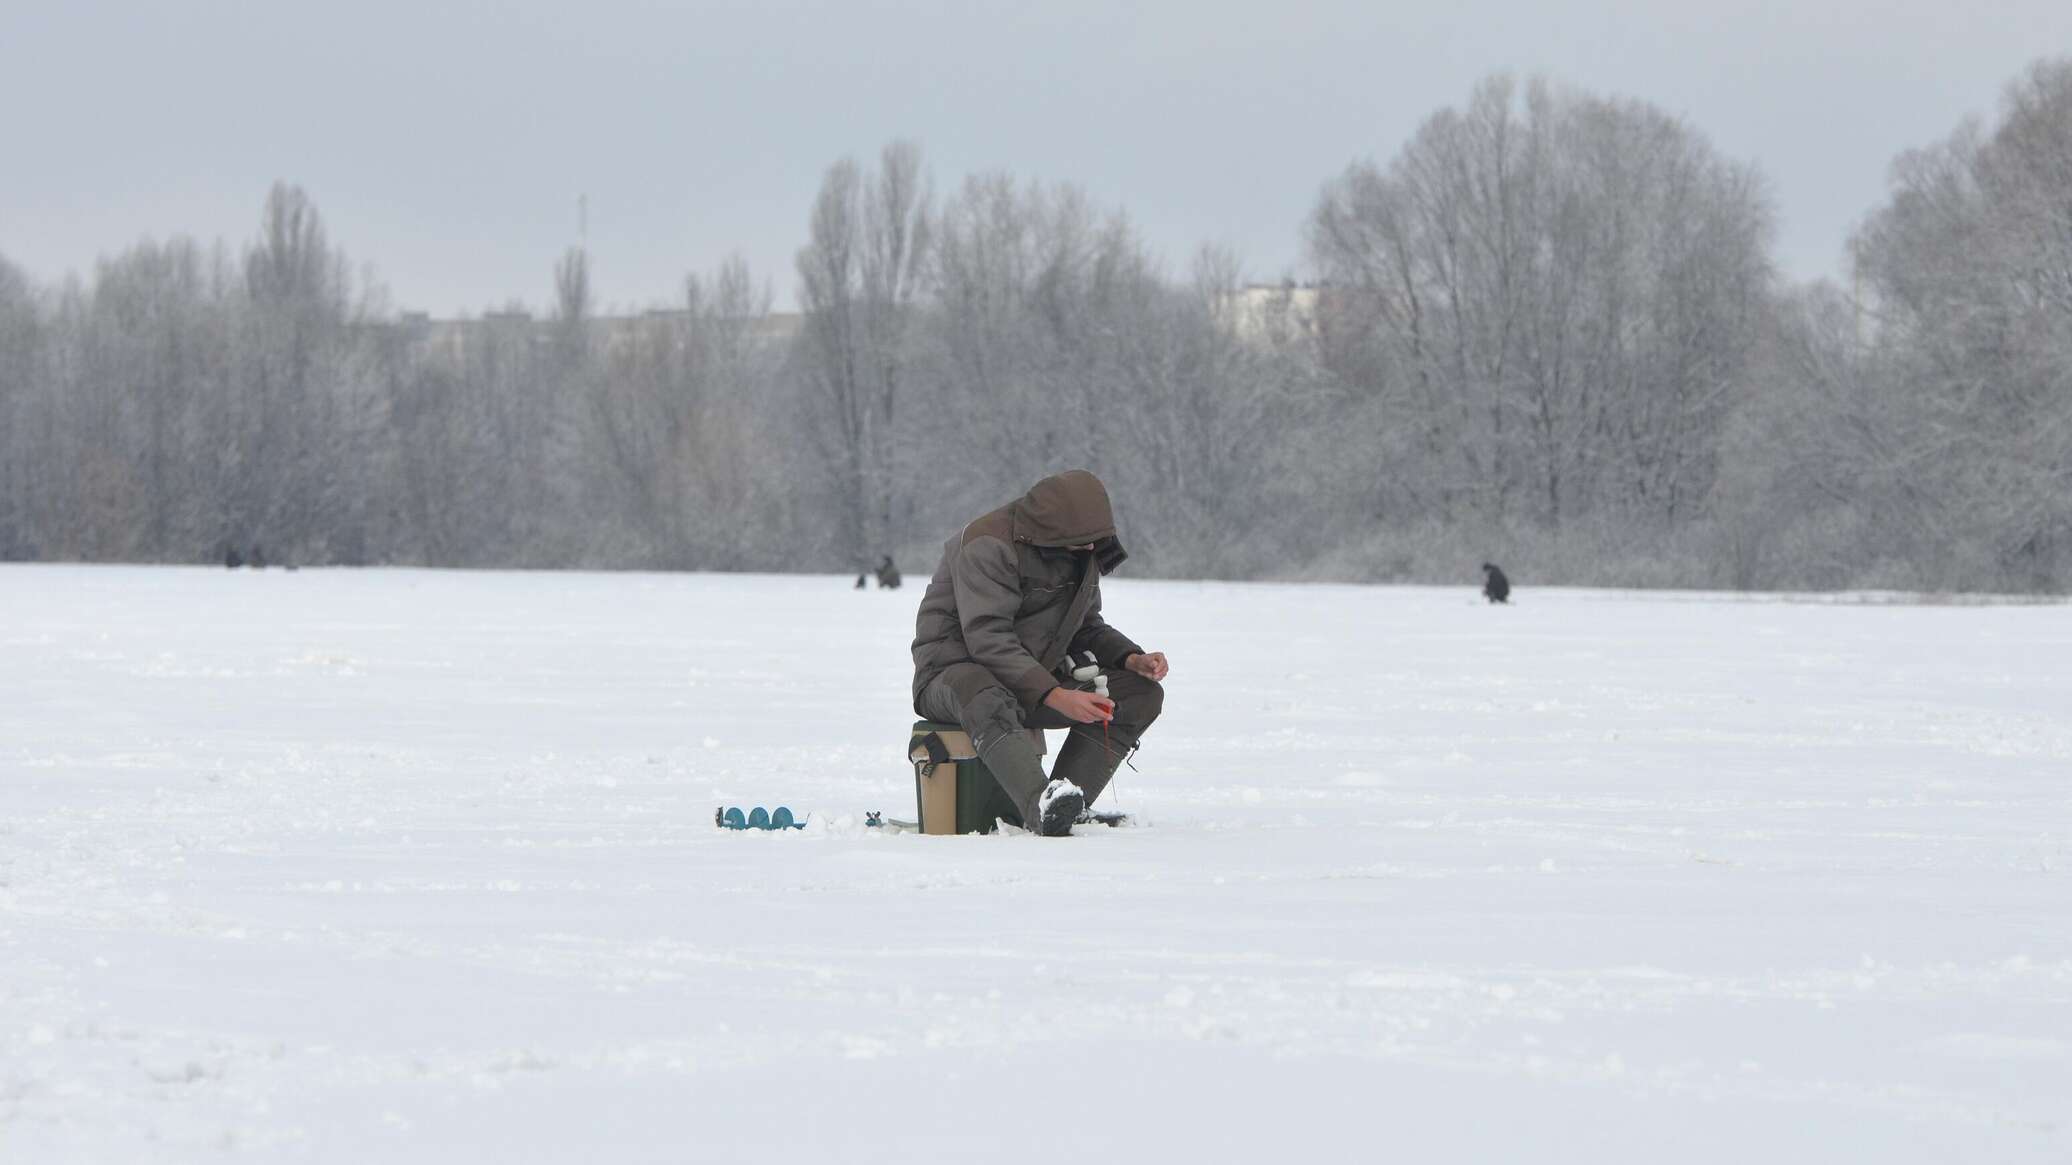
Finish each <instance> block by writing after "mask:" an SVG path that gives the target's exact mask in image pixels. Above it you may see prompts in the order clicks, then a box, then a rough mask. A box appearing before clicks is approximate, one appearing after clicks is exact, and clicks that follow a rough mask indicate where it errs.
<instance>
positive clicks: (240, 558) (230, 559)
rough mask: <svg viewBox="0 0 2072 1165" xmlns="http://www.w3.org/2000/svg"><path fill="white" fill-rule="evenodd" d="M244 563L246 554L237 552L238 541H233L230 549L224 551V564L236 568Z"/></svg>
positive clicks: (232, 568)
mask: <svg viewBox="0 0 2072 1165" xmlns="http://www.w3.org/2000/svg"><path fill="white" fill-rule="evenodd" d="M244 564H245V556H244V555H242V554H239V553H238V552H237V543H235V542H233V543H231V544H230V549H228V550H225V551H224V552H223V565H224V566H226V567H228V568H230V569H231V570H236V569H237V568H238V567H240V566H243V565H244Z"/></svg>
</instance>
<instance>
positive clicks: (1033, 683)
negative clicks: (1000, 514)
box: [950, 537, 1058, 709]
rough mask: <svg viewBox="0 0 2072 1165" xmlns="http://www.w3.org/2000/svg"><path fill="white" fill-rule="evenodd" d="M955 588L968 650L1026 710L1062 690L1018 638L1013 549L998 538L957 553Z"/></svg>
mask: <svg viewBox="0 0 2072 1165" xmlns="http://www.w3.org/2000/svg"><path fill="white" fill-rule="evenodd" d="M950 586H951V588H952V589H953V591H954V593H955V595H956V599H957V622H958V624H959V625H960V626H961V627H962V628H963V631H964V649H965V650H966V651H968V652H970V653H971V658H972V659H974V660H977V661H978V662H979V663H980V664H983V665H984V666H985V668H986V670H987V671H990V672H992V673H993V675H994V676H995V677H997V678H998V679H999V681H1000V682H1001V683H1002V684H1005V685H1006V686H1007V690H1008V691H1011V692H1013V693H1014V694H1015V697H1016V698H1017V699H1019V700H1020V701H1021V702H1022V706H1023V707H1024V708H1029V709H1033V708H1035V707H1036V705H1037V704H1038V703H1040V702H1042V700H1043V697H1044V696H1046V695H1048V694H1049V692H1050V690H1051V689H1052V688H1054V687H1057V686H1058V685H1057V681H1056V680H1054V679H1052V678H1051V675H1050V673H1049V672H1047V671H1044V670H1043V665H1042V664H1040V663H1038V662H1036V657H1035V656H1033V655H1030V654H1029V649H1028V648H1026V647H1023V646H1022V641H1021V639H1020V638H1018V637H1017V636H1016V635H1015V633H1014V615H1015V611H1016V610H1018V609H1019V608H1020V607H1021V605H1022V590H1021V572H1020V570H1019V568H1018V567H1017V565H1016V562H1015V553H1014V547H1012V546H1009V545H1008V544H1007V543H1005V542H1002V541H1001V540H999V539H998V538H990V537H981V538H973V539H971V540H969V541H967V542H966V543H965V544H964V545H963V546H961V547H959V548H958V550H957V559H956V562H955V563H954V564H953V565H952V566H951V568H950Z"/></svg>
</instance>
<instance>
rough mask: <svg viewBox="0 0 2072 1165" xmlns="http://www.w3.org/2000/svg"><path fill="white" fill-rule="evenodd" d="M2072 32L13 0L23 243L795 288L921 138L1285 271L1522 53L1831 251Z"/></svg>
mask: <svg viewBox="0 0 2072 1165" xmlns="http://www.w3.org/2000/svg"><path fill="white" fill-rule="evenodd" d="M2065 53H2072V3H2066V2H2065V0H1973V2H1970V3H1955V2H1951V0H1932V2H1929V0H1888V2H1883V3H1878V2H1870V0H1797V2H1779V3H1768V2H1728V0H1693V2H1689V3H1681V4H1678V3H1627V2H1618V0H1554V2H1546V3H1536V2H1533V0H1456V2H1454V3H1451V4H1437V3H1433V4H1424V5H1418V6H1415V7H1408V6H1392V5H1388V4H1382V3H1376V2H1374V0H1364V2H1363V0H1344V2H1340V0H1329V2H1317V3H1300V2H1292V0H1283V2H1279V3H1265V2H1261V0H1238V2H1235V3H1231V2H1226V0H1152V2H1148V3H1140V4H1134V5H1126V4H1122V3H1118V2H1113V0H1110V2H1106V3H1103V2H1081V0H1067V2H1044V0H1022V2H1020V3H1011V4H1009V3H994V2H991V0H964V2H955V0H951V2H943V3H923V2H920V0H878V2H868V0H848V2H843V3H830V4H824V5H823V4H809V3H802V2H798V0H753V2H746V3H739V4H724V3H676V4H669V3H658V2H651V3H638V2H628V0H609V2H607V0H596V2H590V3H570V2H567V0H563V2H560V3H552V4H548V3H539V2H536V0H519V2H513V3H505V4H488V3H475V4H431V3H426V4H408V3H392V2H390V0H358V2H355V3H334V4H325V5H304V4H294V3H288V2H285V0H283V2H278V3H250V4H234V3H183V4H142V3H136V4H106V3H62V4H61V3H58V2H56V0H52V2H48V3H46V2H44V0H0V110H4V112H5V121H4V124H5V126H6V132H5V134H4V135H0V255H4V256H5V257H6V258H7V259H9V260H10V261H12V262H14V263H15V264H17V265H19V266H21V267H23V268H25V269H26V270H27V271H29V272H30V273H32V274H33V275H35V276H38V277H40V278H43V279H46V280H49V279H55V278H57V277H59V276H61V275H63V274H64V273H66V272H70V271H77V272H81V273H87V272H89V271H90V270H91V267H92V264H93V261H94V259H95V258H96V257H97V256H100V255H103V254H108V253H111V252H113V251H116V250H119V249H120V248H121V247H123V246H125V245H127V244H128V243H130V242H133V241H135V240H137V239H140V238H145V237H153V238H164V237H166V236H169V235H173V234H189V235H194V236H197V237H199V238H202V239H204V240H214V239H217V238H223V239H227V240H230V241H231V242H233V243H237V244H242V243H243V242H244V241H246V240H248V239H249V238H250V237H251V236H252V235H253V234H254V233H255V231H256V224H257V221H258V214H259V207H260V203H261V202H262V200H263V199H264V196H265V193H266V190H267V187H268V186H269V185H270V184H271V183H272V182H273V181H274V180H275V179H276V178H284V179H287V180H289V181H292V182H297V183H300V184H301V185H302V186H304V187H305V188H307V189H308V190H309V192H310V194H311V195H312V196H313V197H314V198H315V199H316V201H317V205H318V207H319V208H320V209H321V210H322V212H323V214H324V217H325V221H326V223H327V224H328V226H329V228H330V231H331V236H332V239H333V241H334V243H337V244H339V245H342V246H343V247H344V248H345V249H346V250H347V251H348V253H349V254H350V255H351V257H352V259H353V261H354V262H355V263H356V264H362V265H367V266H371V267H372V268H373V269H374V270H375V271H376V272H377V273H378V275H379V276H380V278H381V279H382V280H383V281H384V282H386V283H387V284H388V286H389V288H390V289H391V292H392V299H393V301H394V302H395V304H396V305H397V306H399V307H407V308H422V309H427V310H430V311H432V312H433V313H435V314H439V315H448V314H454V313H458V312H462V311H466V312H479V311H481V310H482V309H484V308H485V307H491V306H495V305H499V304H502V303H503V302H505V301H507V300H510V299H514V298H515V299H522V300H525V301H528V302H531V303H534V304H542V303H544V302H545V301H546V300H547V298H548V292H549V288H550V287H551V273H552V269H553V264H554V261H555V259H556V258H557V257H558V256H559V254H560V253H561V251H562V249H563V248H565V247H567V246H569V245H570V244H572V243H573V242H574V241H575V237H576V218H577V216H576V200H577V196H578V195H581V194H587V195H588V197H589V206H590V236H589V238H590V248H591V252H592V257H593V261H594V264H595V279H596V285H597V288H598V290H599V293H600V296H601V298H602V299H603V300H604V301H605V303H606V304H607V305H609V306H616V307H627V308H631V307H642V306H650V305H653V304H655V303H658V302H662V301H665V300H673V299H674V298H676V296H677V295H678V293H679V289H680V286H681V282H682V278H683V276H684V274H685V273H686V272H689V271H691V270H706V269H709V268H711V267H712V266H714V265H715V264H716V263H718V262H719V261H720V260H721V259H723V258H724V257H725V256H726V255H727V254H729V253H730V252H733V251H739V252H741V253H742V254H744V255H745V256H747V258H748V259H749V261H750V263H751V264H752V265H753V267H754V268H755V270H756V272H757V274H758V275H759V276H766V277H769V278H771V279H773V280H774V281H775V283H776V286H777V290H778V295H779V299H780V301H787V300H788V299H789V291H790V284H791V260H792V255H793V253H794V252H795V251H796V249H797V248H798V246H799V244H800V243H801V241H802V240H803V238H804V235H805V221H806V212H807V207H808V205H809V203H810V201H811V199H812V196H813V193H814V190H815V188H816V187H817V185H818V182H819V179H820V175H821V173H822V172H823V171H824V170H825V169H826V167H827V166H828V165H829V163H831V162H833V161H834V160H835V159H837V158H839V157H841V156H843V155H845V154H855V155H858V156H863V157H869V156H872V155H874V154H875V153H876V151H877V149H878V147H879V146H880V145H881V144H883V143H884V142H885V141H886V140H888V139H890V138H893V137H900V136H903V137H911V138H913V139H915V140H917V141H919V142H920V143H921V144H922V146H923V148H924V149H925V151H926V154H927V157H928V161H929V164H930V169H931V170H932V172H933V174H934V176H935V180H936V184H937V188H938V189H939V190H946V189H949V188H951V187H953V186H954V185H955V184H956V183H958V182H959V181H961V180H962V178H963V176H964V175H966V174H968V173H971V172H974V171H978V170H990V169H1006V170H1011V171H1012V172H1014V173H1016V174H1017V175H1021V176H1024V177H1035V178H1042V179H1045V180H1070V181H1074V182H1077V183H1079V184H1081V185H1082V186H1084V187H1086V188H1087V189H1088V190H1089V191H1090V192H1091V193H1092V194H1093V195H1094V196H1095V197H1096V198H1097V199H1099V200H1101V201H1102V202H1103V203H1106V204H1111V205H1120V206H1122V207H1123V208H1124V209H1126V210H1127V211H1128V212H1129V213H1130V215H1131V217H1132V218H1133V219H1134V220H1135V221H1136V223H1137V225H1138V227H1139V229H1140V230H1141V232H1142V233H1143V235H1144V237H1145V238H1146V239H1147V240H1148V241H1149V242H1150V243H1151V244H1152V245H1153V246H1154V247H1155V248H1156V249H1157V250H1158V251H1160V252H1161V253H1162V254H1164V255H1165V256H1166V257H1167V259H1168V260H1169V261H1170V262H1171V264H1172V265H1173V266H1174V267H1175V268H1176V269H1178V268H1179V267H1181V266H1182V265H1183V264H1184V263H1185V262H1186V261H1187V259H1188V257H1189V256H1190V255H1191V253H1192V252H1193V250H1194V248H1195V247H1196V246H1197V245H1198V244H1199V243H1201V242H1205V241H1209V242H1217V243H1222V244H1225V245H1228V246H1230V247H1233V248H1234V249H1236V250H1237V252H1238V253H1239V254H1240V256H1241V257H1242V258H1243V259H1244V260H1245V262H1246V264H1247V266H1248V268H1249V273H1250V274H1251V275H1253V276H1254V277H1257V278H1275V277H1278V276H1279V275H1281V274H1283V273H1286V272H1290V271H1294V272H1297V273H1299V271H1300V264H1301V259H1302V256H1301V224H1302V220H1303V218H1304V216H1305V215H1306V214H1307V213H1308V211H1309V209H1310V207H1311V205H1312V204H1313V201H1314V199H1315V197H1316V193H1317V189H1318V187H1319V186H1320V185H1321V184H1322V183H1323V182H1324V181H1325V180H1326V179H1327V178H1329V177H1331V176H1332V175H1334V174H1336V173H1338V172H1339V171H1340V170H1342V169H1343V168H1344V167H1345V166H1346V164H1347V163H1349V162H1351V161H1353V160H1355V159H1358V158H1369V157H1371V158H1376V159H1382V160H1385V159H1387V158H1388V157H1389V156H1391V155H1392V154H1394V153H1395V151H1396V150H1397V149H1398V148H1399V147H1400V146H1401V144H1402V143H1403V142H1404V141H1405V140H1406V139H1407V138H1408V136H1409V135H1410V134H1411V132H1412V131H1413V130H1414V129H1415V128H1416V126H1417V124H1418V122H1420V121H1421V120H1422V119H1423V118H1424V117H1426V116H1427V115H1428V114H1430V113H1431V112H1432V111H1434V110H1436V109H1438V108H1440V107H1442V106H1446V105H1454V104H1458V103H1460V102H1461V101H1462V100H1464V99H1465V97H1466V96H1467V93H1468V91H1469V89H1470V87H1471V86H1472V85H1473V84H1474V82H1475V81H1476V80H1477V79H1479V78H1481V77H1483V76H1485V75H1487V74H1489V73H1491V72H1495V71H1499V70H1510V71H1514V72H1517V73H1520V74H1531V73H1539V74H1543V75H1545V76H1547V77H1549V78H1550V79H1553V80H1556V81H1560V82H1566V83H1571V84H1575V85H1578V86H1580V87H1583V88H1587V89H1590V90H1593V91H1596V92H1600V93H1608V94H1620V95H1626V96H1632V97H1638V98H1641V99H1644V100H1647V101H1651V102H1653V103H1655V104H1657V105H1659V106H1662V107H1663V108H1665V109H1667V110H1669V111H1670V112H1672V113H1675V114H1678V115H1680V116H1683V117H1685V118H1686V119H1687V120H1688V121H1689V122H1690V123H1691V124H1693V125H1694V126H1696V127H1697V128H1699V129H1701V130H1703V131H1704V132H1705V133H1707V134H1708V135H1710V137H1711V138H1712V140H1713V142H1714V143H1715V144H1716V145H1717V146H1718V147H1719V148H1720V149H1721V150H1722V151H1723V152H1724V153H1726V154H1728V155H1729V156H1732V157H1736V158H1742V159H1749V160H1753V161H1755V162H1756V163H1757V164H1759V165H1760V166H1761V168H1762V169H1763V171H1764V172H1765V173H1766V174H1767V175H1768V176H1769V179H1770V183H1771V191H1772V194H1773V196H1774V198H1775V200H1776V204H1777V209H1778V213H1779V219H1780V233H1779V237H1778V258H1779V261H1780V262H1781V264H1782V265H1783V267H1784V269H1785V270H1786V272H1787V273H1789V274H1792V275H1795V276H1800V277H1811V276H1817V275H1826V274H1833V273H1836V272H1837V271H1838V270H1839V265H1840V259H1841V251H1842V245H1843V242H1844V240H1845V239H1846V238H1847V235H1848V232H1849V230H1850V229H1851V227H1852V226H1853V225H1854V223H1855V222H1856V221H1857V220H1858V219H1859V218H1860V217H1861V216H1862V215H1863V214H1864V213H1865V212H1866V211H1868V210H1869V209H1871V208H1872V207H1874V206H1876V205H1877V204H1878V202H1879V201H1880V200H1881V198H1882V197H1883V194H1884V189H1885V185H1884V183H1885V173H1886V167H1887V165H1888V163H1889V162H1890V161H1891V159H1892V157H1893V155H1894V154H1896V153H1897V152H1899V151H1901V150H1903V149H1907V148H1910V147H1913V146H1918V145H1923V144H1926V143H1928V142H1931V141H1934V140H1936V139H1939V138H1941V137H1943V136H1944V135H1945V134H1947V133H1948V132H1949V131H1950V130H1951V129H1952V128H1954V126H1955V125H1956V124H1957V122H1958V121H1959V120H1960V119H1961V118H1963V117H1965V116H1967V115H1973V114H1977V115H1991V114H1992V113H1993V112H1994V110H1995V108H1996V107H1997V103H1998V100H1999V94H2000V90H2001V88H2002V87H2003V85H2004V84H2005V83H2006V82H2007V81H2008V80H2009V79H2011V78H2013V77H2014V76H2015V75H2016V74H2017V73H2018V72H2019V71H2020V70H2021V69H2022V68H2024V67H2025V66H2026V65H2027V64H2028V62H2029V61H2031V60H2032V59H2034V58H2037V57H2039V56H2045V55H2052V54H2065Z"/></svg>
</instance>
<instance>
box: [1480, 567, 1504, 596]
mask: <svg viewBox="0 0 2072 1165" xmlns="http://www.w3.org/2000/svg"><path fill="white" fill-rule="evenodd" d="M1482 597H1483V598H1485V599H1488V600H1489V601H1490V602H1492V603H1508V602H1510V601H1511V580H1510V579H1507V578H1505V577H1504V572H1503V569H1502V568H1501V567H1499V566H1497V564H1496V563H1494V562H1485V563H1483V564H1482Z"/></svg>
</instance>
